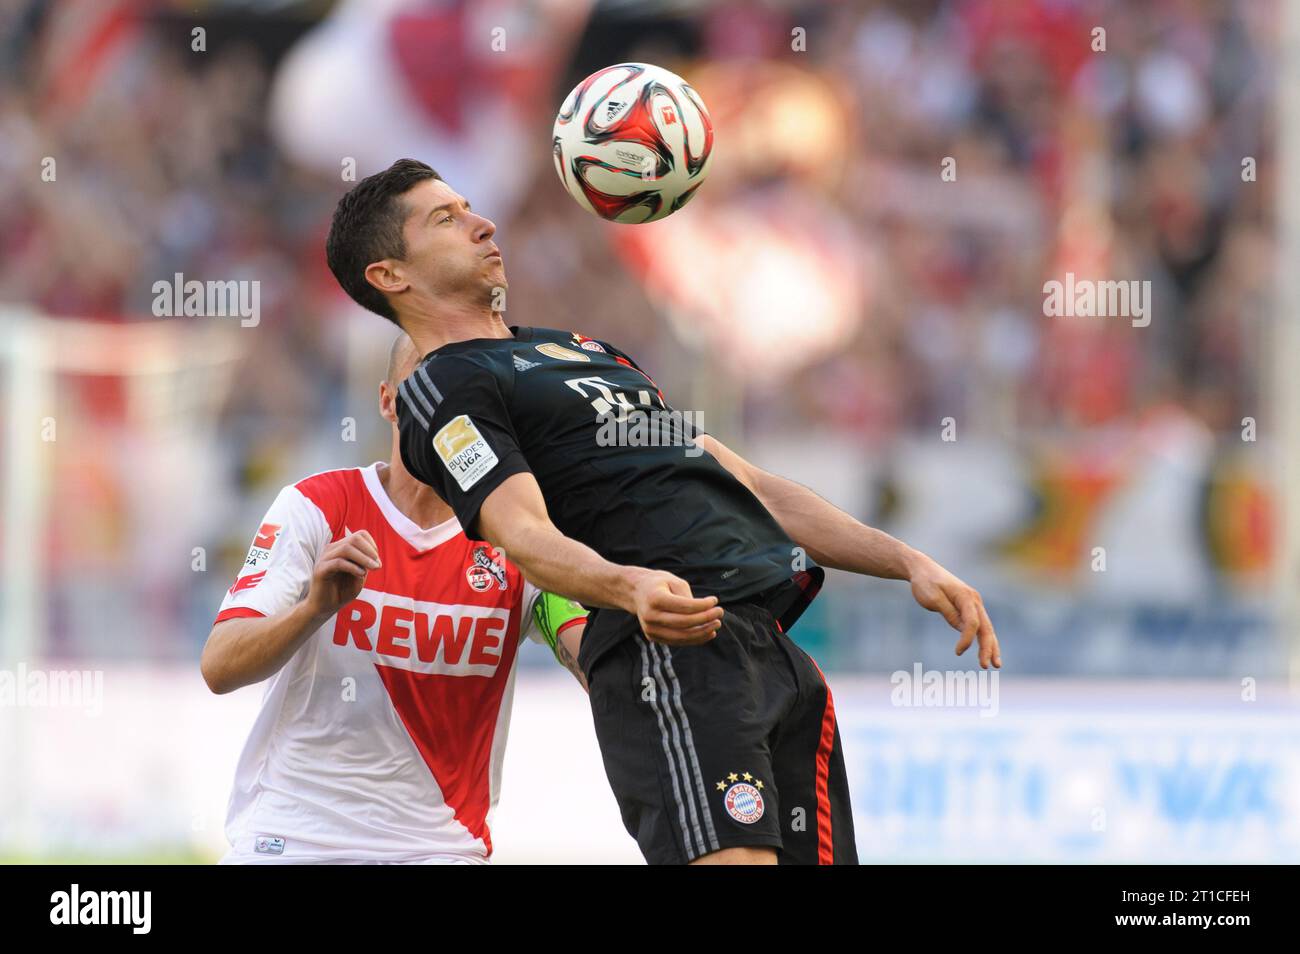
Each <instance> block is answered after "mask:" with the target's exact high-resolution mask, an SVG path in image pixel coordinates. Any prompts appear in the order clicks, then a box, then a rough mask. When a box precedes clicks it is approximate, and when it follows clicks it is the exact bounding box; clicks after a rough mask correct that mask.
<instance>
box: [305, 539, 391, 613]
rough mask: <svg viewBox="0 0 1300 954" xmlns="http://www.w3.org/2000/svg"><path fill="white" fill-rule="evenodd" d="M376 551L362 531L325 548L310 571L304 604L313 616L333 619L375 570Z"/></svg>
mask: <svg viewBox="0 0 1300 954" xmlns="http://www.w3.org/2000/svg"><path fill="white" fill-rule="evenodd" d="M381 565H382V564H381V563H380V562H379V548H378V547H376V546H375V540H374V537H372V536H371V535H370V534H369V533H368V532H367V531H365V530H358V531H356V532H355V533H348V534H346V535H345V536H344V537H342V538H341V539H339V540H335V541H334V542H333V543H331V544H330V545H329V546H327V547H326V548H325V551H324V552H323V553H322V554H321V555H320V559H319V560H317V561H316V566H315V567H314V568H313V569H312V571H311V587H310V588H309V589H308V591H307V599H306V602H307V604H308V605H309V606H310V607H311V610H312V615H313V616H322V617H327V616H333V615H334V614H335V613H337V612H338V611H339V610H340V609H342V608H343V607H344V606H346V605H347V604H348V603H351V602H352V601H353V600H354V599H356V598H357V596H358V595H359V594H360V593H361V589H362V587H364V586H365V585H366V574H368V573H369V572H370V571H371V570H377V569H379V567H380V566H381Z"/></svg>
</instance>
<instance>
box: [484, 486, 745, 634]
mask: <svg viewBox="0 0 1300 954" xmlns="http://www.w3.org/2000/svg"><path fill="white" fill-rule="evenodd" d="M478 527H479V531H480V532H481V533H482V535H483V537H484V538H485V539H486V540H487V541H488V542H489V543H491V544H492V545H493V546H494V547H496V548H498V549H499V550H502V551H503V552H504V554H505V556H506V558H507V559H509V560H512V561H513V562H514V563H515V564H516V565H518V566H519V568H520V569H521V570H523V571H524V575H525V576H527V577H528V579H529V580H531V581H532V582H533V584H534V585H536V586H539V587H541V588H542V589H544V590H549V591H550V592H552V593H562V594H564V595H565V596H567V597H569V598H571V599H575V600H577V601H578V602H579V603H582V604H583V605H584V606H601V607H605V608H607V609H621V610H625V611H626V612H628V613H632V614H634V615H635V616H636V617H637V618H638V619H639V620H640V622H641V631H642V632H643V633H645V635H646V637H647V638H649V639H652V640H654V641H655V642H660V643H666V644H668V645H673V646H683V645H685V646H689V645H694V644H696V643H704V642H708V641H709V640H710V639H712V638H713V636H714V634H715V633H716V632H717V630H718V626H719V625H720V620H721V619H722V607H720V606H718V599H717V597H716V596H708V597H702V598H696V597H694V596H692V595H691V587H690V584H689V583H687V582H686V581H685V580H683V579H681V578H679V577H676V576H673V574H671V573H665V572H663V571H661V570H649V569H646V568H644V567H636V566H622V565H620V564H617V563H611V562H610V561H608V560H606V559H605V558H604V557H602V556H601V555H600V554H598V553H597V552H596V551H595V550H593V549H591V547H589V546H587V545H586V544H583V543H579V542H578V541H577V540H573V539H570V538H569V537H566V536H565V535H564V534H562V533H560V531H559V530H558V529H557V528H556V526H555V524H553V523H551V518H550V516H549V515H548V514H547V512H546V501H545V500H544V499H543V497H542V491H541V488H540V487H538V486H537V479H536V478H535V477H533V475H532V474H530V473H527V472H524V473H518V474H514V475H512V476H510V477H508V478H506V480H504V481H503V482H502V483H501V485H500V486H498V487H497V488H496V489H495V490H493V491H492V493H490V494H489V495H488V497H487V499H485V500H484V501H483V505H482V507H481V508H480V509H479V517H478Z"/></svg>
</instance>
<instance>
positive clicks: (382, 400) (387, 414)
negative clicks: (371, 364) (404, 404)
mask: <svg viewBox="0 0 1300 954" xmlns="http://www.w3.org/2000/svg"><path fill="white" fill-rule="evenodd" d="M379 416H380V417H382V418H383V419H384V420H385V421H387V422H388V423H389V424H396V423H397V392H396V391H394V390H393V389H392V388H391V387H389V386H388V382H387V381H380V382H379Z"/></svg>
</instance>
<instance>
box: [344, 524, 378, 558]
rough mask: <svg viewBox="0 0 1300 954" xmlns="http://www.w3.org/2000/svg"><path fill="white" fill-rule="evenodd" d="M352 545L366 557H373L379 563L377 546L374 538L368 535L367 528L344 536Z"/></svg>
mask: <svg viewBox="0 0 1300 954" xmlns="http://www.w3.org/2000/svg"><path fill="white" fill-rule="evenodd" d="M345 539H347V540H348V542H350V543H351V544H352V545H353V546H354V547H356V548H357V549H358V550H360V551H361V552H362V553H364V554H365V555H366V556H368V557H373V558H374V560H375V562H376V563H379V562H380V561H379V547H378V546H376V544H375V538H374V537H372V536H371V535H370V531H368V530H358V531H357V532H356V533H354V534H352V536H351V537H347V538H345Z"/></svg>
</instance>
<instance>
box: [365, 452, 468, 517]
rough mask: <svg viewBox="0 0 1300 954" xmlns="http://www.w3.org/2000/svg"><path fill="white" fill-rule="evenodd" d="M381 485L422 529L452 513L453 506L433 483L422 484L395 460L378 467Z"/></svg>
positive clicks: (397, 505) (389, 497)
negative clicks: (443, 498)
mask: <svg viewBox="0 0 1300 954" xmlns="http://www.w3.org/2000/svg"><path fill="white" fill-rule="evenodd" d="M395 459H396V458H395ZM376 472H377V474H378V476H379V483H380V486H382V487H383V488H384V493H386V494H387V495H388V499H389V500H391V501H392V503H393V506H394V507H396V508H397V509H398V510H399V511H401V513H402V514H403V515H405V516H406V517H408V518H409V519H410V520H411V522H412V523H414V524H415V525H416V526H417V527H419V528H420V529H421V530H428V529H429V528H430V527H436V526H437V525H438V524H440V523H445V522H446V521H448V520H450V519H451V517H452V511H451V508H450V507H448V506H447V505H446V504H445V503H443V501H442V498H441V497H439V496H438V495H437V494H436V493H435V492H434V490H433V488H432V487H430V486H428V485H427V484H422V483H420V482H419V481H418V480H416V479H415V478H414V477H412V476H411V475H410V474H408V473H407V472H406V468H405V467H399V466H396V465H394V464H392V463H389V464H388V465H387V466H384V467H378V468H376Z"/></svg>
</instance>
